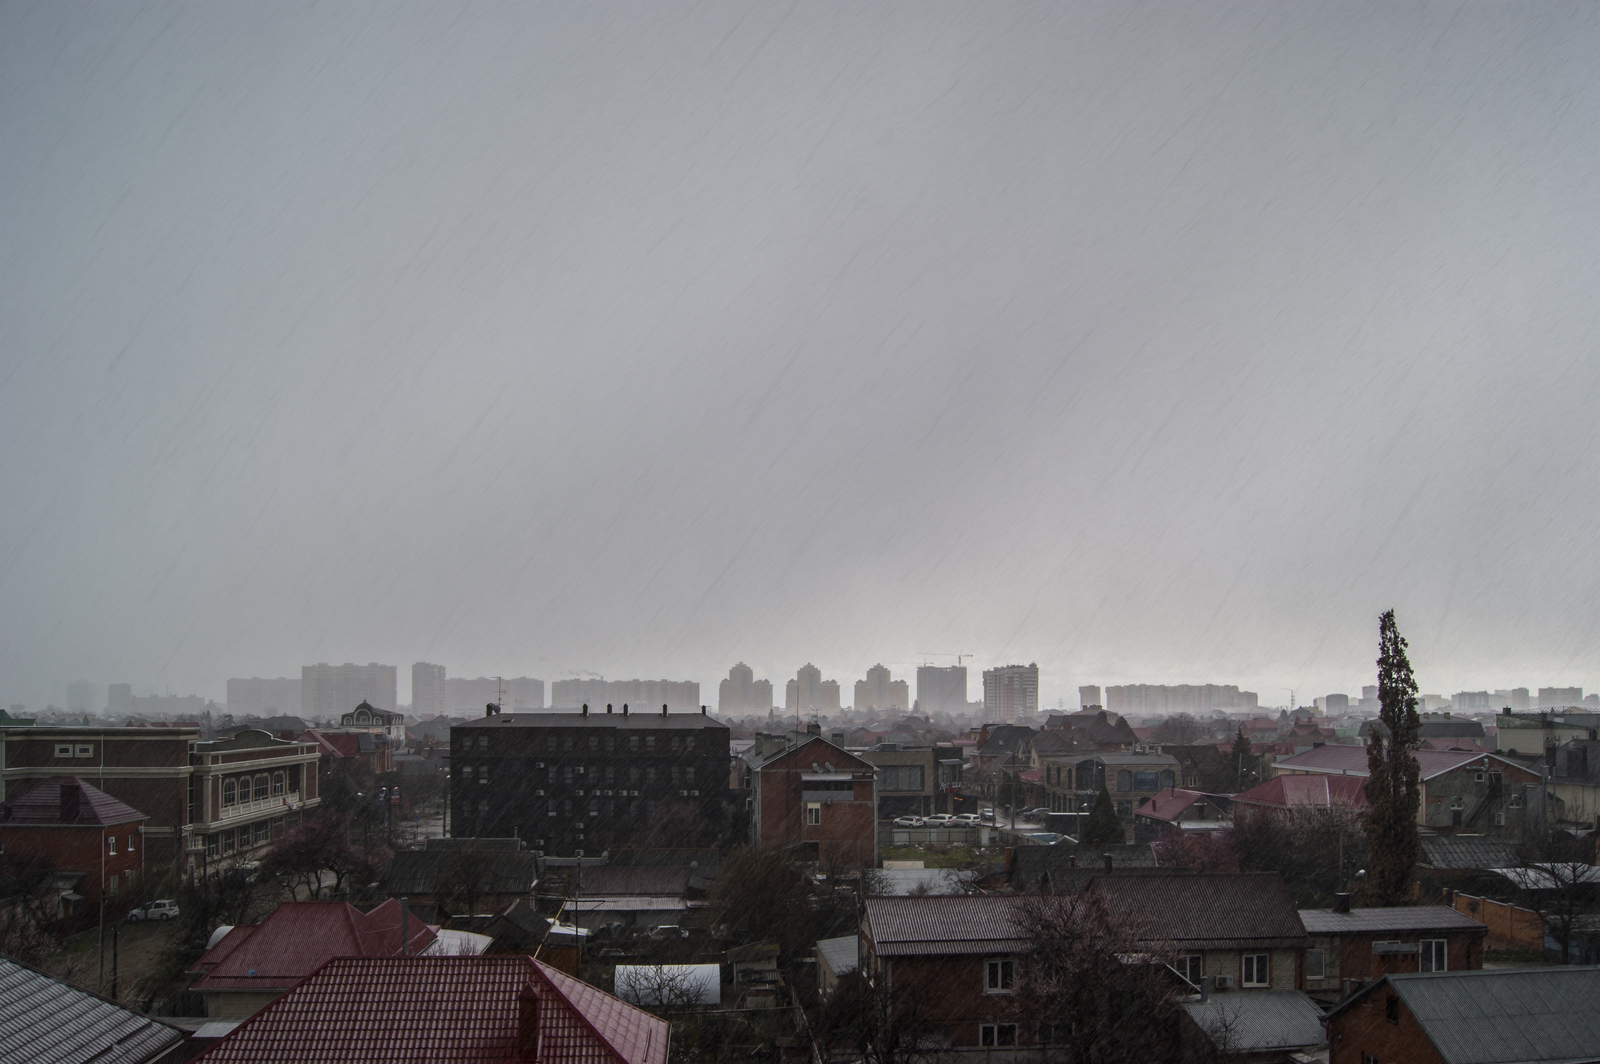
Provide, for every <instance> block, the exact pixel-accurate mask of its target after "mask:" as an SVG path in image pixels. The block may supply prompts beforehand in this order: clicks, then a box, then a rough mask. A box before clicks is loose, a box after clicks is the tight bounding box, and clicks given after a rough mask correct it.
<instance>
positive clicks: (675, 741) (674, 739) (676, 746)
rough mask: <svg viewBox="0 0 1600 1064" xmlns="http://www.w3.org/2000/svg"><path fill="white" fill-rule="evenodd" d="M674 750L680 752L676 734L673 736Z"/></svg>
mask: <svg viewBox="0 0 1600 1064" xmlns="http://www.w3.org/2000/svg"><path fill="white" fill-rule="evenodd" d="M672 752H673V753H677V752H678V737H677V736H676V735H674V736H673V737H672Z"/></svg>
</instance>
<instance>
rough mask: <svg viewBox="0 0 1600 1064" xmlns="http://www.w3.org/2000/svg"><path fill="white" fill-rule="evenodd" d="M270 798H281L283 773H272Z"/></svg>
mask: <svg viewBox="0 0 1600 1064" xmlns="http://www.w3.org/2000/svg"><path fill="white" fill-rule="evenodd" d="M272 796H273V797H274V798H281V797H282V796H283V773H281V772H274V773H273V774H272Z"/></svg>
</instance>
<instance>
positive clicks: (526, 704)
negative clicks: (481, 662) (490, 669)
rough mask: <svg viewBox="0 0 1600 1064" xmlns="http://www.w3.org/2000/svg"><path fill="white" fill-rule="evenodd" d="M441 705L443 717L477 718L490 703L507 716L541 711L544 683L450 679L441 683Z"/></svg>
mask: <svg viewBox="0 0 1600 1064" xmlns="http://www.w3.org/2000/svg"><path fill="white" fill-rule="evenodd" d="M444 701H445V708H444V711H445V712H446V713H456V712H459V711H461V710H475V711H476V712H477V713H479V714H481V713H482V712H483V709H484V707H485V706H487V705H488V704H489V703H491V702H493V703H494V704H496V705H498V706H499V707H500V708H501V709H503V710H505V711H506V712H507V713H531V712H533V711H534V710H539V709H543V708H544V681H543V680H535V679H533V678H532V677H530V676H509V677H499V676H479V677H477V678H476V679H472V680H468V679H465V678H463V677H460V676H451V677H450V678H448V679H447V680H445V682H444ZM412 712H416V711H415V710H414V709H413V710H412Z"/></svg>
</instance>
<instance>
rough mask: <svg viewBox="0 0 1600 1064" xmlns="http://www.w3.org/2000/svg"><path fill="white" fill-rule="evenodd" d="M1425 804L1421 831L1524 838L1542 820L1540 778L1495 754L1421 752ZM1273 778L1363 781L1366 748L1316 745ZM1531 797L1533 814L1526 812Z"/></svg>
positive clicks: (1275, 769) (1277, 766)
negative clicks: (1337, 777) (1320, 776)
mask: <svg viewBox="0 0 1600 1064" xmlns="http://www.w3.org/2000/svg"><path fill="white" fill-rule="evenodd" d="M1416 758H1417V764H1418V766H1419V767H1420V769H1421V778H1422V804H1421V805H1420V806H1419V808H1418V810H1417V826H1418V827H1421V828H1425V829H1427V830H1430V831H1436V832H1439V833H1440V834H1448V833H1450V832H1470V833H1478V834H1484V835H1500V836H1503V837H1507V838H1523V837H1525V834H1526V831H1527V830H1528V829H1532V828H1536V827H1537V826H1538V825H1539V824H1540V823H1541V822H1542V819H1543V812H1544V810H1543V809H1542V808H1539V806H1540V804H1541V798H1540V787H1541V785H1542V783H1541V780H1540V777H1539V774H1538V773H1537V772H1532V771H1530V770H1529V769H1527V768H1524V767H1523V766H1522V765H1519V764H1517V763H1516V762H1514V761H1511V760H1508V759H1506V758H1504V757H1501V756H1499V755H1497V754H1483V753H1477V752H1473V751H1465V750H1418V751H1417V752H1416ZM1272 773H1273V775H1274V776H1280V775H1286V774H1295V775H1327V776H1349V777H1357V778H1361V779H1365V778H1366V776H1367V749H1366V747H1364V746H1318V747H1313V748H1312V749H1310V750H1307V751H1306V752H1304V753H1301V754H1296V755H1294V756H1293V757H1289V758H1285V759H1283V760H1280V761H1277V762H1275V763H1274V764H1273V766H1272ZM1530 796H1531V797H1532V799H1533V803H1534V807H1535V808H1534V809H1533V810H1532V811H1531V812H1530V811H1529V809H1528V807H1527V806H1528V798H1529V797H1530Z"/></svg>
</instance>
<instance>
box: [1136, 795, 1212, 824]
mask: <svg viewBox="0 0 1600 1064" xmlns="http://www.w3.org/2000/svg"><path fill="white" fill-rule="evenodd" d="M1204 798H1205V795H1203V794H1201V793H1200V792H1199V791H1186V790H1184V789H1183V788H1182V787H1168V788H1167V789H1166V790H1164V791H1162V792H1160V793H1159V794H1157V795H1156V796H1155V797H1154V798H1152V799H1150V800H1149V801H1148V802H1146V803H1145V804H1143V805H1141V806H1140V807H1139V808H1137V809H1135V810H1134V811H1133V812H1134V815H1135V816H1147V817H1152V818H1154V819H1156V820H1173V819H1175V818H1176V817H1177V816H1178V814H1179V813H1182V812H1183V811H1184V810H1185V809H1187V808H1189V807H1190V806H1191V805H1193V804H1194V803H1196V802H1198V801H1201V800H1203V799H1204Z"/></svg>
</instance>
